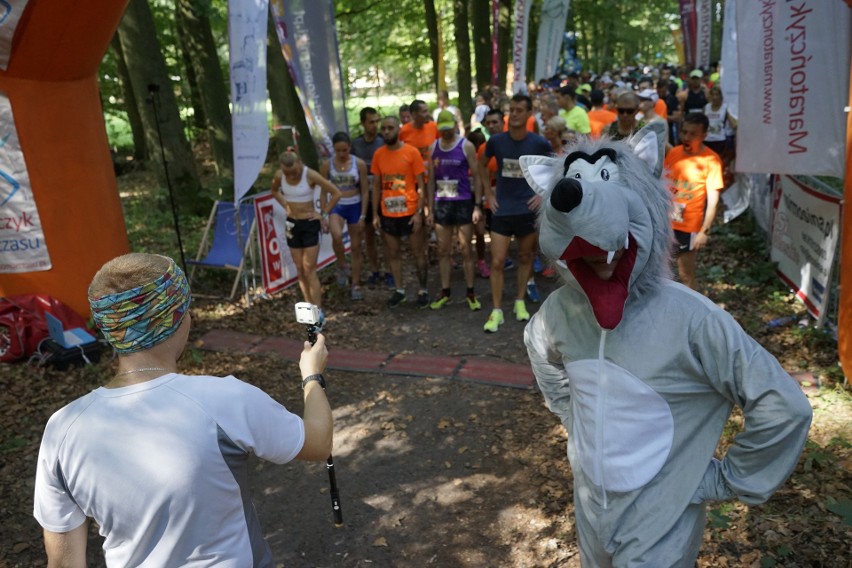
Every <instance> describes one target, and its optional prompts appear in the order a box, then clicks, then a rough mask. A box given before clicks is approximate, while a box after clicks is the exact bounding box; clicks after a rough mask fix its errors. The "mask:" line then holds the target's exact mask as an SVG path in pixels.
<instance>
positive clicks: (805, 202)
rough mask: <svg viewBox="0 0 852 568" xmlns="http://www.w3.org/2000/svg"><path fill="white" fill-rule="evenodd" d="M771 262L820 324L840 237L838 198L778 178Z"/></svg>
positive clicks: (790, 180)
mask: <svg viewBox="0 0 852 568" xmlns="http://www.w3.org/2000/svg"><path fill="white" fill-rule="evenodd" d="M775 188H776V189H775V203H774V209H775V215H774V218H773V221H772V248H771V258H772V260H773V261H775V262H777V263H778V269H777V270H778V275H779V276H780V277H781V279H782V280H784V281H785V282H786V283H787V284H789V285H790V286H791V287H792V288H793V289H794V290H795V291H796V296H797V297H798V298H799V299H800V300H801V301H802V302H803V303H804V304H805V306H807V308H808V312H810V314H811V315H812V316H813V317H814V318H816V319H817V321H818V322H819V324H822V321H823V318H824V317H825V306H826V304H827V302H828V295H829V292H830V290H831V268H832V265H833V264H834V255H835V253H836V250H837V242H838V239H839V237H840V215H841V205H840V198H839V197H835V196H832V195H827V194H824V193H821V192H819V191H817V190H816V189H814V188H812V187H809V186H808V185H805V184H804V183H802V182H800V181H799V180H797V179H796V178H793V177H790V176H779V178H776V183H775Z"/></svg>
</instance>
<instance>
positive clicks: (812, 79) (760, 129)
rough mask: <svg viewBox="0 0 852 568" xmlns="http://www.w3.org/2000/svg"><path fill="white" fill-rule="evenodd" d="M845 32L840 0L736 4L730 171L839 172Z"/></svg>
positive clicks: (851, 25) (848, 18) (850, 24)
mask: <svg viewBox="0 0 852 568" xmlns="http://www.w3.org/2000/svg"><path fill="white" fill-rule="evenodd" d="M850 30H852V9H850V8H849V7H848V6H847V5H846V4H845V3H844V2H843V0H799V1H798V2H776V1H775V0H765V1H763V2H751V1H746V2H737V53H738V55H739V77H740V97H739V107H740V109H741V110H740V119H739V125H738V128H737V161H736V167H737V171H741V172H767V173H770V172H771V173H777V174H798V175H828V176H835V177H838V178H843V176H844V168H845V154H846V115H845V112H844V107H845V106H846V104H847V98H848V93H849V60H850V49H849V46H850V43H852V33H850ZM809 92H812V93H815V94H808V93H809Z"/></svg>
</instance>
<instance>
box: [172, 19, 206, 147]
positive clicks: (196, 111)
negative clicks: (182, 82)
mask: <svg viewBox="0 0 852 568" xmlns="http://www.w3.org/2000/svg"><path fill="white" fill-rule="evenodd" d="M176 17H177V15H176ZM178 29H179V31H178V34H177V36H178V40H180V55H181V62H183V69H184V76H185V78H186V83H187V85H188V86H189V100H190V103H191V104H192V111H193V112H192V126H193V127H194V128H195V129H196V130H202V131H203V130H205V129H206V128H207V117H206V116H205V113H204V103H202V102H201V93H200V92H199V88H198V80H197V79H196V78H195V68H194V67H193V66H192V55H191V54H190V53H189V45H188V43H189V41H188V38H187V33H186V29H185V28H184V27H183V26H180V27H179V28H178Z"/></svg>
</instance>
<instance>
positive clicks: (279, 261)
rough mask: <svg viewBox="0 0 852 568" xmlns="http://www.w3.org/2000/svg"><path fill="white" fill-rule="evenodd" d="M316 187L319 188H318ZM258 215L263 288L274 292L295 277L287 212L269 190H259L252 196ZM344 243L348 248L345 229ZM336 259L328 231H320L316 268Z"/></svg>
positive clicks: (270, 292)
mask: <svg viewBox="0 0 852 568" xmlns="http://www.w3.org/2000/svg"><path fill="white" fill-rule="evenodd" d="M317 191H319V188H317ZM254 211H255V218H256V219H257V238H258V249H259V250H260V264H261V267H262V275H263V289H264V291H265V292H266V293H267V294H273V293H275V292H278V291H280V290H283V289H284V288H287V287H288V286H291V285H292V284H295V283H296V282H297V280H298V275H297V273H296V265H295V264H294V263H293V255H292V254H291V253H290V248H289V247H288V246H287V236H286V235H287V227H286V220H287V213H286V212H285V211H284V208H283V207H281V204H280V203H278V202H277V201H275V198H273V197H272V194H271V193H270V192H268V191H267V192H265V193H261V194H260V195H258V196H257V197H256V198H255V200H254ZM343 243H344V245H345V247H346V250H347V252H348V251H349V232H348V231H345V230H344V233H343ZM335 260H336V258H335V256H334V249H333V248H332V246H331V234H329V233H322V234H321V235H320V249H319V256H318V257H317V270H319V269H320V268H324V267H325V266H328V265H329V264H331V263H332V262H334V261H335Z"/></svg>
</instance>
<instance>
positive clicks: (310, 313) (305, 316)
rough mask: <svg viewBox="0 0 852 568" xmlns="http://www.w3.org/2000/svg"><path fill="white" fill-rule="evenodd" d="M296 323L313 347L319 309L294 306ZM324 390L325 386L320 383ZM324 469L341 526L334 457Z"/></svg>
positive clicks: (305, 304)
mask: <svg viewBox="0 0 852 568" xmlns="http://www.w3.org/2000/svg"><path fill="white" fill-rule="evenodd" d="M296 321H298V322H299V323H303V324H305V327H306V329H307V331H308V342H309V343H310V344H311V345H314V344H315V343H316V342H317V334H318V333H319V332H321V331H322V321H321V318H320V315H319V308H317V307H316V306H314V305H313V304H309V303H308V302H299V303H297V304H296ZM322 388H323V390H325V384H324V383H322ZM325 468H326V470H328V484H329V493H330V494H331V512H332V514H333V515H334V526H336V527H342V526H343V510H342V509H341V508H340V489H338V488H337V477H336V476H335V475H334V456H333V455H331V454H329V456H328V459H327V460H325Z"/></svg>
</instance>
